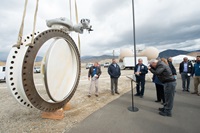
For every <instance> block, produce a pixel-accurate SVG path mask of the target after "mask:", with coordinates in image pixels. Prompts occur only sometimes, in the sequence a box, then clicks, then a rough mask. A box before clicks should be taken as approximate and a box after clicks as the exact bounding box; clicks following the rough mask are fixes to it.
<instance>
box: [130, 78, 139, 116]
mask: <svg viewBox="0 0 200 133" xmlns="http://www.w3.org/2000/svg"><path fill="white" fill-rule="evenodd" d="M127 78H129V79H130V80H131V96H132V105H131V106H130V107H128V110H129V111H131V112H137V111H139V109H138V108H137V107H135V106H134V96H133V82H135V83H136V81H135V80H134V79H133V78H131V77H128V76H127Z"/></svg>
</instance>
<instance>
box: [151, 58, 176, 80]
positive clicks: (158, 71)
mask: <svg viewBox="0 0 200 133" xmlns="http://www.w3.org/2000/svg"><path fill="white" fill-rule="evenodd" d="M150 71H151V72H152V73H153V74H155V75H157V77H158V79H159V80H160V82H162V83H167V82H173V81H176V79H175V78H174V76H173V75H172V71H171V69H170V67H169V66H168V65H166V64H165V63H164V62H162V61H158V63H157V66H156V68H155V69H153V68H151V69H150Z"/></svg>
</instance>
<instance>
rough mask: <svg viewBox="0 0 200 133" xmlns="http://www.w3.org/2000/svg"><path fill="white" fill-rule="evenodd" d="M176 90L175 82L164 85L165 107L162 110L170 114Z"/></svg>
mask: <svg viewBox="0 0 200 133" xmlns="http://www.w3.org/2000/svg"><path fill="white" fill-rule="evenodd" d="M175 88H176V81H174V82H169V83H165V84H164V93H165V105H164V110H165V111H166V112H168V113H171V111H172V108H173V105H174V92H175Z"/></svg>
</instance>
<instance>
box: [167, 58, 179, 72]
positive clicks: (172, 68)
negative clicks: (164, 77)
mask: <svg viewBox="0 0 200 133" xmlns="http://www.w3.org/2000/svg"><path fill="white" fill-rule="evenodd" d="M168 64H169V67H170V69H171V71H172V75H177V73H176V69H175V67H174V65H173V64H172V62H170V61H168Z"/></svg>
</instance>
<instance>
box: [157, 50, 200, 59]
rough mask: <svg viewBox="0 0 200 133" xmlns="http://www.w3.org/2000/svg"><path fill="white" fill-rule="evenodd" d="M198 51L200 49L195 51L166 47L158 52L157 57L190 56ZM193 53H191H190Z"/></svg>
mask: <svg viewBox="0 0 200 133" xmlns="http://www.w3.org/2000/svg"><path fill="white" fill-rule="evenodd" d="M198 52H200V50H197V51H183V50H174V49H168V50H165V51H162V52H160V54H159V57H160V58H168V57H173V56H177V55H181V54H182V55H191V56H196V54H197V53H198ZM191 53H193V54H191Z"/></svg>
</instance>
